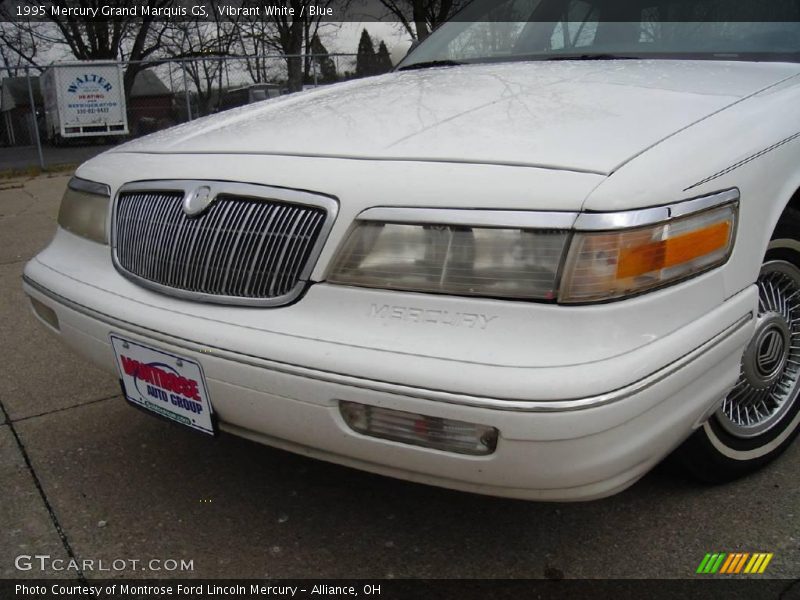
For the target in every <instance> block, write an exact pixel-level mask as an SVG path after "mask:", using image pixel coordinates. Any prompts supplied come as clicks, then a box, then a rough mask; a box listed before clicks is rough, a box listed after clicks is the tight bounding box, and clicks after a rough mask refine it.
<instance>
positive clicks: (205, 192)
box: [183, 185, 214, 217]
mask: <svg viewBox="0 0 800 600" xmlns="http://www.w3.org/2000/svg"><path fill="white" fill-rule="evenodd" d="M213 201H214V196H212V194H211V188H210V187H208V186H207V185H204V186H201V187H199V188H197V189H196V190H193V191H191V192H189V193H188V194H187V195H186V197H185V198H184V199H183V212H184V214H185V215H186V216H187V217H197V216H199V215H201V214H202V213H204V212H205V211H206V209H208V207H209V206H211V203H212V202H213Z"/></svg>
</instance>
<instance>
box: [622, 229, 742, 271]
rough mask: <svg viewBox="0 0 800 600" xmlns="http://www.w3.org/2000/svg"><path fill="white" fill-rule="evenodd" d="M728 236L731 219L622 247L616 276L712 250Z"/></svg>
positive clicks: (721, 245) (679, 261)
mask: <svg viewBox="0 0 800 600" xmlns="http://www.w3.org/2000/svg"><path fill="white" fill-rule="evenodd" d="M730 236H731V223H730V222H727V221H726V222H724V223H717V224H715V225H711V226H710V227H706V228H705V229H701V230H700V231H693V232H692V233H687V234H685V235H680V236H677V237H674V238H672V239H668V240H664V241H661V242H653V243H651V244H645V245H643V246H637V247H633V248H623V249H622V250H621V251H620V253H619V264H618V265H617V278H618V279H624V278H626V277H636V276H638V275H644V274H645V273H650V272H651V271H658V270H659V269H668V268H670V267H675V266H677V265H680V264H683V263H686V262H689V261H691V260H694V259H696V258H700V257H702V256H705V255H707V254H712V253H713V252H716V251H717V250H720V249H721V248H724V247H725V246H726V245H727V243H728V240H729V239H730Z"/></svg>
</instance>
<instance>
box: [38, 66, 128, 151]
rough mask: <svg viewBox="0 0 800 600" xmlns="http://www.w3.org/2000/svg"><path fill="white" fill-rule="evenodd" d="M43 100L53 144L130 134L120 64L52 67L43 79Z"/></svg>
mask: <svg viewBox="0 0 800 600" xmlns="http://www.w3.org/2000/svg"><path fill="white" fill-rule="evenodd" d="M42 96H43V97H44V108H45V123H46V126H47V137H48V139H49V140H50V142H51V143H54V144H59V143H61V142H62V141H63V140H66V139H70V138H83V137H98V136H116V135H127V134H128V113H127V109H126V105H125V86H124V85H123V81H122V69H120V67H119V65H118V64H117V63H112V62H102V61H83V62H69V63H60V64H56V65H53V66H51V67H49V68H48V69H47V70H46V71H45V72H44V75H43V76H42Z"/></svg>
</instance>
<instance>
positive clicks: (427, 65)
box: [397, 60, 464, 71]
mask: <svg viewBox="0 0 800 600" xmlns="http://www.w3.org/2000/svg"><path fill="white" fill-rule="evenodd" d="M463 64H464V63H460V62H456V61H454V60H429V61H425V62H418V63H414V64H412V65H407V66H405V67H400V68H399V69H397V70H398V71H414V70H417V69H433V68H434V67H458V66H460V65H463Z"/></svg>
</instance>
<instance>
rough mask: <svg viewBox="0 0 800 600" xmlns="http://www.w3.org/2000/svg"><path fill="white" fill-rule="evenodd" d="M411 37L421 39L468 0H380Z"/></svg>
mask: <svg viewBox="0 0 800 600" xmlns="http://www.w3.org/2000/svg"><path fill="white" fill-rule="evenodd" d="M380 2H381V4H383V5H384V6H385V7H386V8H387V9H388V10H389V13H390V16H392V17H393V18H395V19H397V20H398V21H399V22H400V24H401V25H402V26H403V28H404V29H405V30H406V31H407V32H408V34H409V35H410V36H411V38H412V39H414V40H417V41H420V42H421V41H422V40H424V39H425V38H427V37H428V36H429V35H430V34H431V32H432V31H433V30H434V29H436V28H437V27H438V26H439V25H441V24H442V23H444V22H445V21H446V20H447V19H449V18H450V17H451V16H453V15H454V14H455V13H456V12H457V11H458V10H460V9H461V8H462V7H464V6H466V5H467V4H468V3H469V2H470V0H380Z"/></svg>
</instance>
